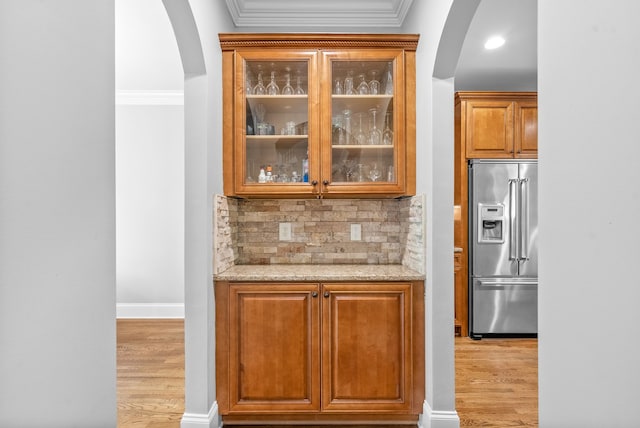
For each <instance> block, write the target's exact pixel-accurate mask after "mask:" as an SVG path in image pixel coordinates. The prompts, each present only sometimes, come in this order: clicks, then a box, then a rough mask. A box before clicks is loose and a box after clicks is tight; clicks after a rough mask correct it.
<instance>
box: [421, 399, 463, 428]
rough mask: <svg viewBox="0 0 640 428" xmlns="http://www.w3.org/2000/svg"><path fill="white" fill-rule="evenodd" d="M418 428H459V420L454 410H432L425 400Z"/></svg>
mask: <svg viewBox="0 0 640 428" xmlns="http://www.w3.org/2000/svg"><path fill="white" fill-rule="evenodd" d="M418 426H419V427H420V428H460V418H459V417H458V412H456V411H455V410H433V409H432V408H431V406H430V405H429V403H428V402H427V400H425V401H424V404H423V405H422V415H420V421H419V423H418Z"/></svg>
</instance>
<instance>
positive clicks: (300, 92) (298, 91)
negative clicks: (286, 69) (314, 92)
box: [293, 72, 304, 95]
mask: <svg viewBox="0 0 640 428" xmlns="http://www.w3.org/2000/svg"><path fill="white" fill-rule="evenodd" d="M293 93H294V94H296V95H304V89H302V77H300V72H298V75H297V76H296V89H295V90H294V91H293Z"/></svg>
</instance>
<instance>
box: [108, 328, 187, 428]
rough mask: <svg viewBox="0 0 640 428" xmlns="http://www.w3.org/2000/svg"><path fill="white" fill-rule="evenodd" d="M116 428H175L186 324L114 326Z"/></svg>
mask: <svg viewBox="0 0 640 428" xmlns="http://www.w3.org/2000/svg"><path fill="white" fill-rule="evenodd" d="M117 342H118V346H117V348H118V353H117V364H118V381H117V389H118V427H119V428H179V427H180V419H181V418H182V415H183V413H184V321H183V320H175V319H171V320H165V319H162V320H127V319H120V320H118V321H117Z"/></svg>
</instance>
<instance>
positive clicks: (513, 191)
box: [509, 178, 519, 261]
mask: <svg viewBox="0 0 640 428" xmlns="http://www.w3.org/2000/svg"><path fill="white" fill-rule="evenodd" d="M518 181H519V180H518V179H517V178H510V179H509V260H516V261H517V260H518V252H517V250H518V239H517V238H518V234H519V230H518V229H519V227H518V222H517V218H518V217H517V211H516V207H517V201H518V195H517V185H516V184H517V183H518Z"/></svg>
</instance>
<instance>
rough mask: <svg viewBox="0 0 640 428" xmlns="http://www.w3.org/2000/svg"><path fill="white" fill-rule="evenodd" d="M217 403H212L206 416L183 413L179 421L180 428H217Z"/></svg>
mask: <svg viewBox="0 0 640 428" xmlns="http://www.w3.org/2000/svg"><path fill="white" fill-rule="evenodd" d="M219 419H220V417H219V415H218V402H217V401H216V402H214V403H213V405H212V406H211V408H210V409H209V413H208V414H206V415H205V414H204V413H186V412H185V413H184V414H183V415H182V420H181V421H180V428H219V427H220V426H221V425H220V424H219V423H218V420H219Z"/></svg>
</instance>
